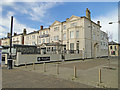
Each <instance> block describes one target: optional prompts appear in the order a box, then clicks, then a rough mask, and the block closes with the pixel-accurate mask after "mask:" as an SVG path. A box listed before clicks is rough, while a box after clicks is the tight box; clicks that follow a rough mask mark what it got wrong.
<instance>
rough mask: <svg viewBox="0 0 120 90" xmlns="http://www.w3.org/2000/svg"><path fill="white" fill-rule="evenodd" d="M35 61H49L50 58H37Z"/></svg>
mask: <svg viewBox="0 0 120 90" xmlns="http://www.w3.org/2000/svg"><path fill="white" fill-rule="evenodd" d="M37 61H38V62H39V61H50V57H37Z"/></svg>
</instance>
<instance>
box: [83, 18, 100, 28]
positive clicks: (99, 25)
mask: <svg viewBox="0 0 120 90" xmlns="http://www.w3.org/2000/svg"><path fill="white" fill-rule="evenodd" d="M81 18H86V19H88V18H87V17H85V16H82V17H81ZM88 20H90V19H88ZM90 21H91V22H92V23H94V24H96V25H98V24H97V23H95V22H93V21H92V20H90ZM98 26H99V27H101V26H100V25H98Z"/></svg>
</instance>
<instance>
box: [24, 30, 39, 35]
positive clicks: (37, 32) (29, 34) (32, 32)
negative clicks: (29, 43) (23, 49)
mask: <svg viewBox="0 0 120 90" xmlns="http://www.w3.org/2000/svg"><path fill="white" fill-rule="evenodd" d="M35 33H38V31H34V32H30V33H28V34H26V35H30V34H35ZM26 35H25V36H26Z"/></svg>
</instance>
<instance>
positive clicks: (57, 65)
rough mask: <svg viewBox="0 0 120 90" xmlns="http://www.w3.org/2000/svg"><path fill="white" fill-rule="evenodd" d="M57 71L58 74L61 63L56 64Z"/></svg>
mask: <svg viewBox="0 0 120 90" xmlns="http://www.w3.org/2000/svg"><path fill="white" fill-rule="evenodd" d="M56 72H57V75H58V74H59V63H58V64H56Z"/></svg>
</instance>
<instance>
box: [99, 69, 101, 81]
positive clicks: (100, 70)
mask: <svg viewBox="0 0 120 90" xmlns="http://www.w3.org/2000/svg"><path fill="white" fill-rule="evenodd" d="M99 83H101V69H99Z"/></svg>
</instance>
